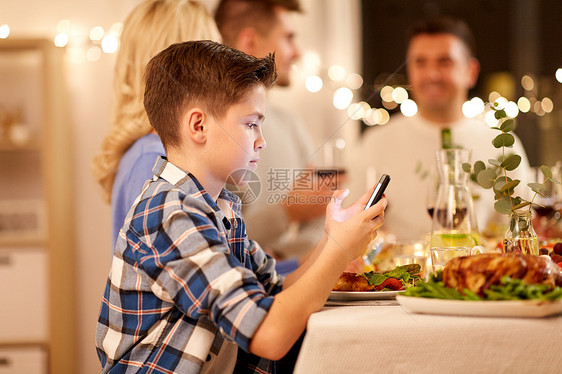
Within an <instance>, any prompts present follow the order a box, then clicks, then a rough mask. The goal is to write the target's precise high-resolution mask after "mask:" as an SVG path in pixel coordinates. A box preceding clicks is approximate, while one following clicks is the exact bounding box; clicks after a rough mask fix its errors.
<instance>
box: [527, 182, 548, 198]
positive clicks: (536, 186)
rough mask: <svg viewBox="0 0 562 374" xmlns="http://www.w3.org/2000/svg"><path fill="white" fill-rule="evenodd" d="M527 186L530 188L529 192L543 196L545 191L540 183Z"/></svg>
mask: <svg viewBox="0 0 562 374" xmlns="http://www.w3.org/2000/svg"><path fill="white" fill-rule="evenodd" d="M527 186H529V187H531V190H533V191H534V192H536V193H538V194H539V195H541V196H544V195H543V193H544V191H546V187H545V185H544V184H542V183H527Z"/></svg>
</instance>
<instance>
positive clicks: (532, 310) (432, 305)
mask: <svg viewBox="0 0 562 374" xmlns="http://www.w3.org/2000/svg"><path fill="white" fill-rule="evenodd" d="M396 300H397V301H398V303H399V304H400V305H401V306H402V307H404V308H405V309H406V310H407V311H408V312H412V313H423V314H440V315H455V316H478V317H548V316H553V315H557V314H560V313H562V300H557V301H540V300H498V301H495V300H490V301H469V300H447V299H431V298H425V297H414V296H404V295H398V296H396Z"/></svg>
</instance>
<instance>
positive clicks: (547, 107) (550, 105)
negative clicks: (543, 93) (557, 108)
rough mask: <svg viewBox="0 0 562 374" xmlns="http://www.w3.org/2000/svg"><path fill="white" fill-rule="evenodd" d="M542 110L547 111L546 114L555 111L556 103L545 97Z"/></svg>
mask: <svg viewBox="0 0 562 374" xmlns="http://www.w3.org/2000/svg"><path fill="white" fill-rule="evenodd" d="M541 108H542V110H544V111H545V113H550V112H552V110H553V109H554V103H553V102H552V100H551V99H550V98H549V97H545V98H544V99H542V101H541Z"/></svg>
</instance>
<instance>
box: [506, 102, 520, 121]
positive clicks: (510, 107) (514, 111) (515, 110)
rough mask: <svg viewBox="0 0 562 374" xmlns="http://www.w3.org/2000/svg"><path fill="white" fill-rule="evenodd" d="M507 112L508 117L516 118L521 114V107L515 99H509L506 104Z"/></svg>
mask: <svg viewBox="0 0 562 374" xmlns="http://www.w3.org/2000/svg"><path fill="white" fill-rule="evenodd" d="M505 114H507V116H508V117H511V118H515V117H517V115H518V114H519V107H517V104H515V103H514V102H513V101H508V102H507V104H505Z"/></svg>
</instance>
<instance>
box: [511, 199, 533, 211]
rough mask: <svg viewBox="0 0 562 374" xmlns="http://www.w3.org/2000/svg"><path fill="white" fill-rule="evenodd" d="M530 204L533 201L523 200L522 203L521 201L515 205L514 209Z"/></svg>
mask: <svg viewBox="0 0 562 374" xmlns="http://www.w3.org/2000/svg"><path fill="white" fill-rule="evenodd" d="M530 204H531V203H530V202H528V201H523V202H522V203H519V204H517V205H515V206H514V207H513V210H516V209H521V208H524V207H526V206H527V205H530Z"/></svg>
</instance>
